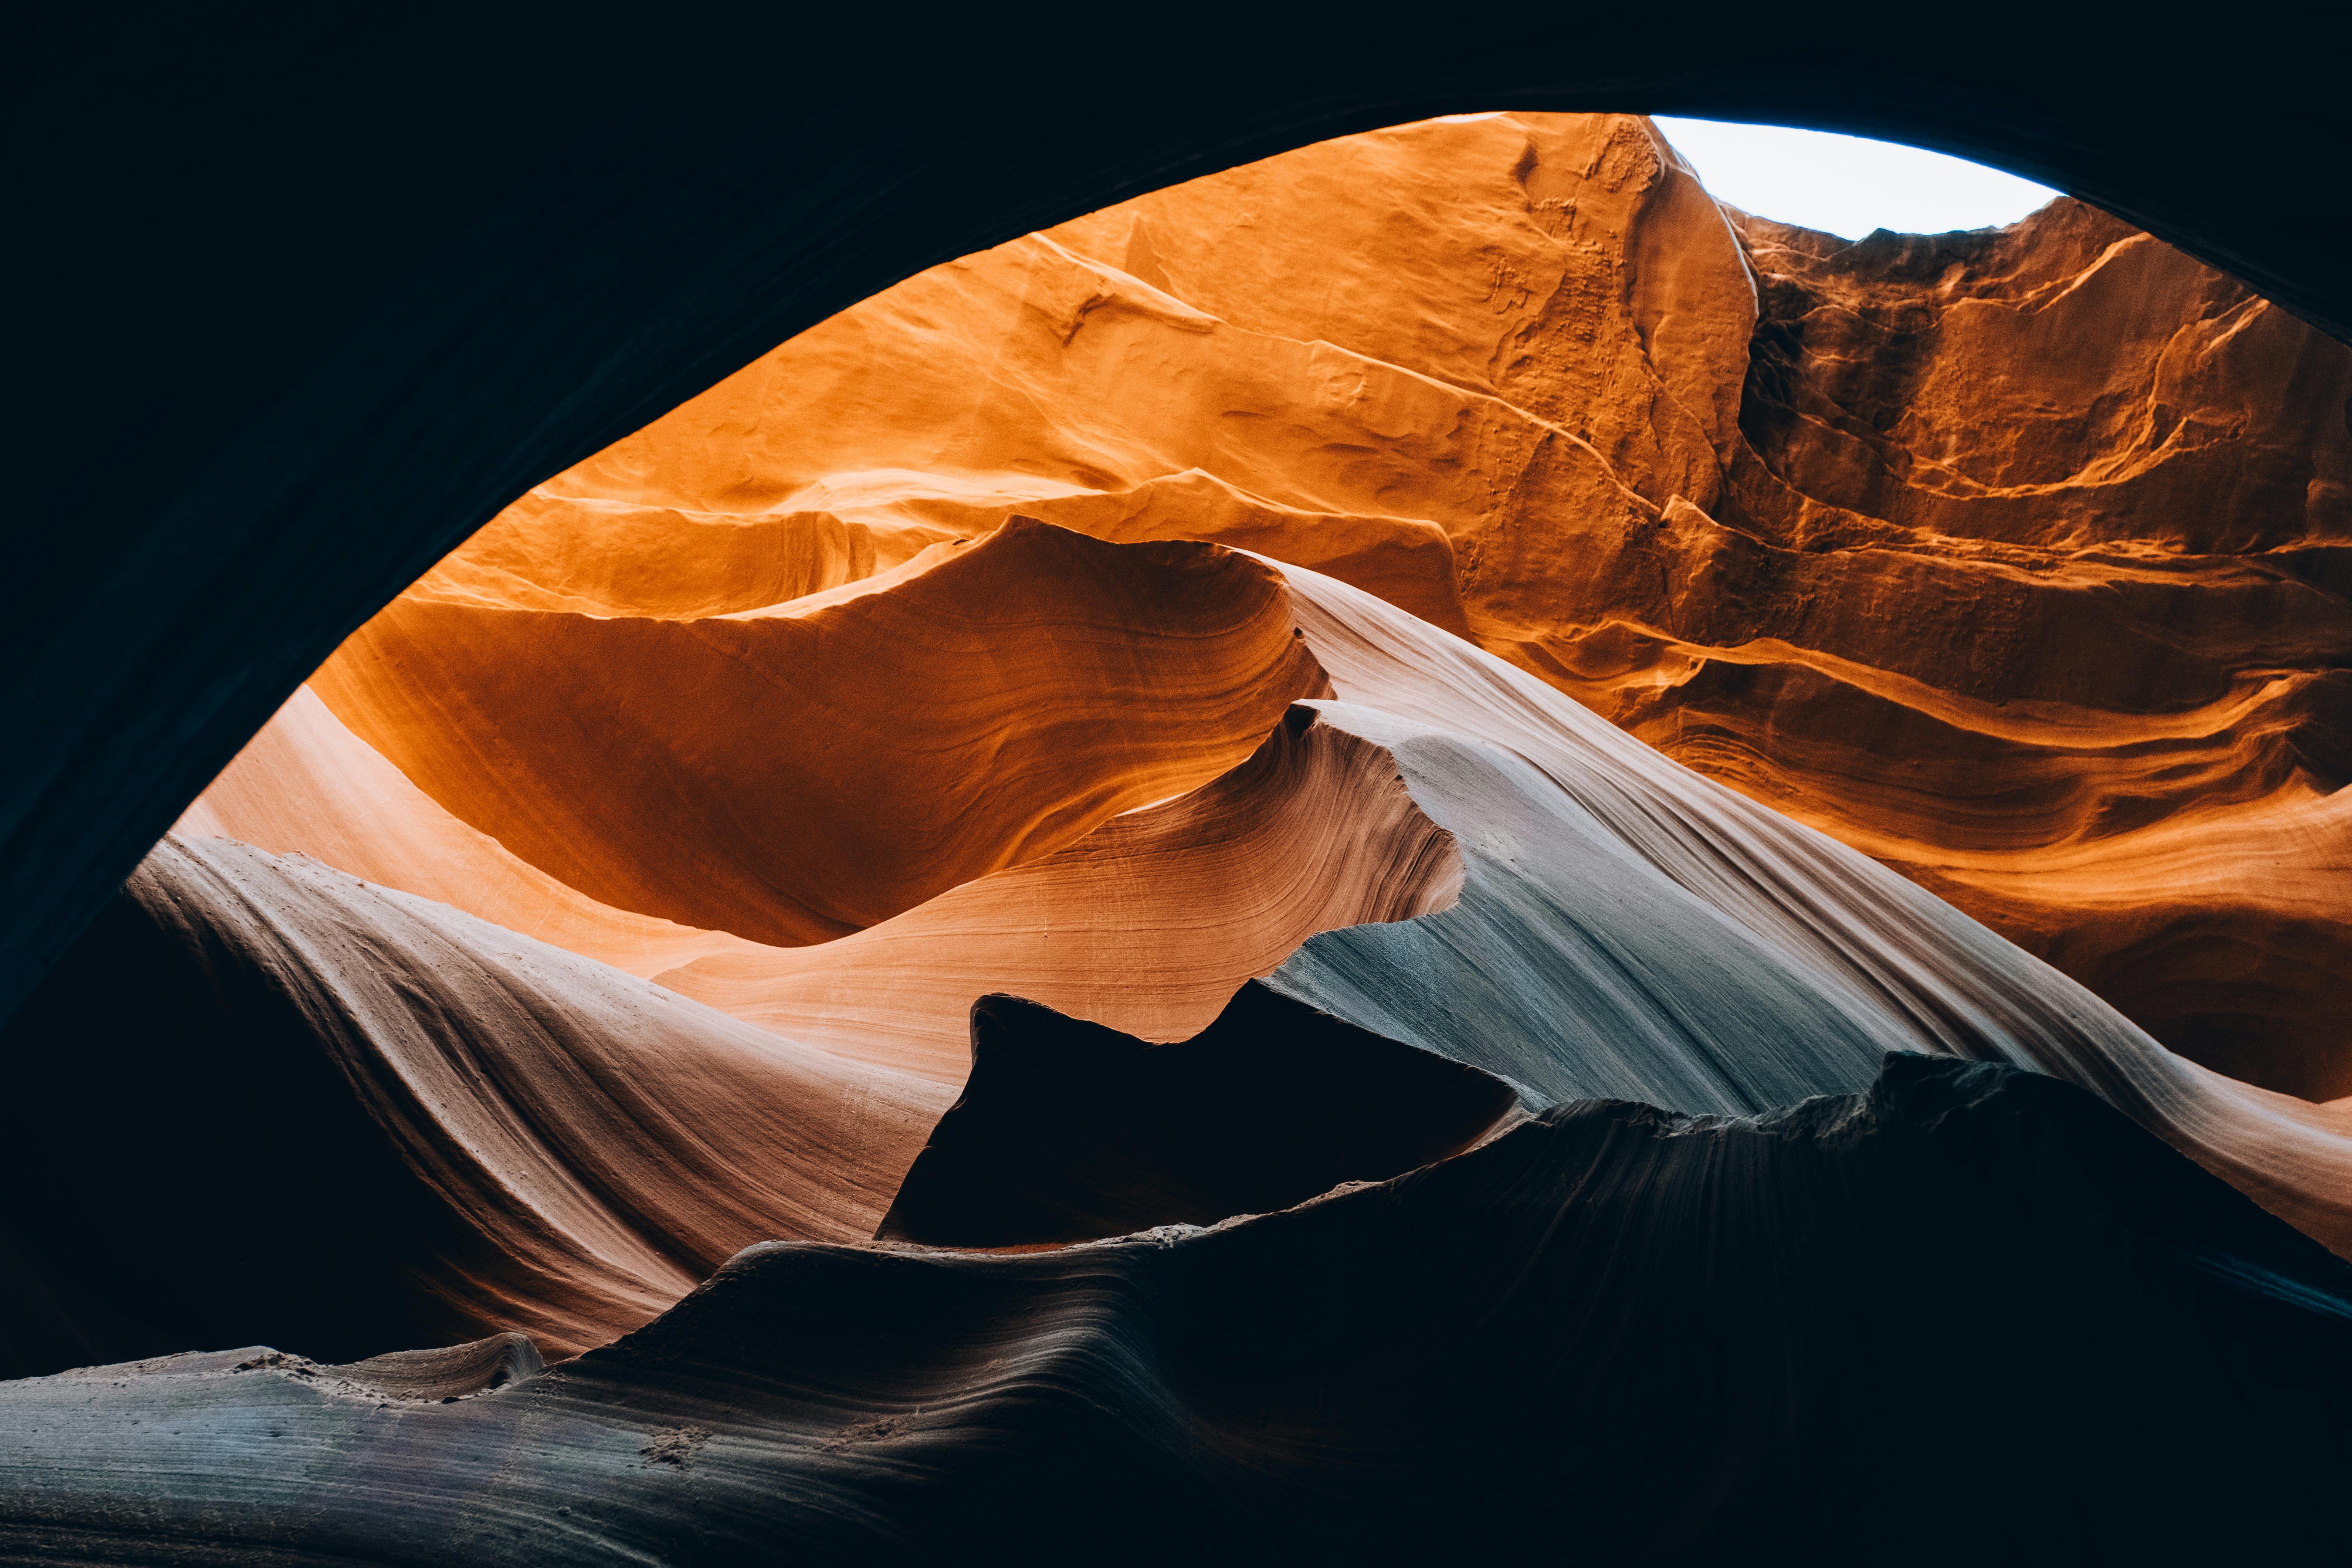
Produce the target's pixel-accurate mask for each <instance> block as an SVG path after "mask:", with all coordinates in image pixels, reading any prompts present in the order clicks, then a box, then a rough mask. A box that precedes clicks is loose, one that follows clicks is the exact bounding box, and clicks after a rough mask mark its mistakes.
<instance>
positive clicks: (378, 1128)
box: [0, 837, 953, 1375]
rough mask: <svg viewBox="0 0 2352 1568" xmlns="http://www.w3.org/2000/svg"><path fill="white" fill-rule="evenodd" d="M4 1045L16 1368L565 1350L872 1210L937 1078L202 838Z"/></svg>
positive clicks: (932, 1098) (925, 1111)
mask: <svg viewBox="0 0 2352 1568" xmlns="http://www.w3.org/2000/svg"><path fill="white" fill-rule="evenodd" d="M5 1050H6V1052H7V1055H8V1059H9V1060H10V1061H11V1062H12V1063H14V1064H15V1065H14V1067H13V1068H12V1073H13V1077H12V1080H11V1093H10V1094H9V1095H8V1097H7V1099H6V1102H5V1104H6V1111H5V1116H6V1122H7V1126H6V1132H5V1136H0V1172H5V1182H6V1184H7V1186H8V1189H9V1190H10V1191H11V1192H13V1193H16V1194H22V1201H20V1202H17V1203H16V1204H13V1205H11V1207H10V1210H9V1213H8V1215H7V1219H6V1229H7V1231H8V1232H9V1233H10V1239H11V1241H12V1242H13V1244H14V1247H13V1250H14V1251H15V1252H16V1254H17V1258H18V1262H17V1268H18V1269H20V1270H21V1274H20V1278H19V1279H18V1280H17V1281H16V1284H17V1289H14V1290H12V1292H11V1299H10V1300H9V1302H8V1311H7V1320H8V1321H7V1323H6V1326H5V1339H6V1342H7V1343H8V1344H9V1345H10V1347H11V1348H12V1351H13V1353H14V1355H15V1357H16V1365H15V1366H14V1367H12V1368H10V1369H9V1370H11V1371H13V1372H15V1373H17V1374H19V1375H21V1374H22V1373H24V1372H26V1371H32V1370H47V1367H54V1366H56V1365H58V1364H60V1363H65V1362H71V1361H76V1360H91V1359H96V1360H114V1359H121V1358H122V1357H123V1356H126V1355H152V1354H157V1353H161V1352H168V1351H173V1350H178V1349H184V1348H185V1347H186V1346H188V1345H190V1344H191V1343H194V1344H197V1345H203V1344H205V1343H213V1344H219V1343H224V1342H226V1343H238V1342H251V1340H252V1339H253V1338H254V1337H255V1336H256V1335H257V1334H258V1335H260V1336H262V1337H266V1338H268V1339H272V1340H276V1341H278V1342H282V1343H286V1344H290V1345H293V1346H295V1347H297V1348H299V1350H300V1351H301V1352H303V1353H304V1354H307V1355H311V1356H316V1357H320V1358H321V1359H324V1360H346V1359H354V1358H357V1357H360V1356H364V1355H372V1354H375V1353H377V1352H386V1351H394V1350H402V1349H404V1348H406V1347H407V1346H409V1345H412V1344H415V1343H417V1342H425V1343H433V1342H438V1341H445V1340H449V1339H468V1338H473V1337H476V1336H478V1335H480V1334H483V1333H488V1332H491V1331H499V1330H506V1329H519V1330H521V1331H525V1332H527V1333H529V1334H530V1336H531V1337H532V1338H533V1339H534V1340H536V1341H537V1342H539V1343H540V1344H541V1345H542V1346H545V1347H547V1348H548V1349H549V1350H550V1351H551V1352H561V1353H567V1354H568V1353H572V1352H577V1351H580V1350H583V1349H586V1348H587V1347H588V1346H590V1345H594V1344H602V1343H604V1342H607V1341H609V1340H611V1339H612V1338H613V1337H614V1335H616V1334H618V1333H620V1332H622V1331H625V1330H627V1329H630V1328H633V1327H635V1326H636V1325H637V1324H639V1323H642V1322H644V1321H646V1320H647V1319H649V1318H652V1317H654V1316H655V1315H656V1314H657V1313H659V1312H660V1311H662V1310H664V1309H666V1308H667V1307H668V1306H669V1305H670V1304H671V1303H672V1302H674V1301H675V1300H677V1299H678V1298H679V1297H680V1296H682V1295H684V1294H685V1293H686V1292H687V1291H688V1289H692V1288H693V1286H694V1285H695V1284H696V1283H697V1282H698V1280H700V1279H702V1278H704V1277H705V1276H706V1275H707V1274H708V1273H709V1271H710V1270H711V1269H712V1268H716V1267H717V1266H718V1265H719V1262H721V1261H722V1260H724V1259H725V1258H727V1257H728V1256H729V1255H730V1254H731V1253H733V1252H735V1251H736V1250H737V1249H739V1248H740V1247H744V1246H747V1245H749V1244H750V1243H751V1242H752V1241H756V1240H763V1239H768V1238H772V1237H777V1236H782V1235H789V1236H799V1237H807V1238H811V1239H827V1240H844V1239H856V1238H862V1237H867V1236H870V1235H872V1234H873V1230H874V1227H875V1226H876V1225H877V1223H878V1222H879V1221H880V1219H881V1217H882V1215H883V1213H884V1211H885V1210H887V1207H888V1206H889V1203H890V1199H891V1196H892V1194H894V1193H895V1192H896V1191H897V1189H898V1183H899V1181H900V1179H901V1178H902V1177H903V1176H904V1174H905V1173H906V1169H907V1167H908V1164H909V1163H912V1161H913V1160H914V1158H915V1156H916V1154H917V1152H919V1150H920V1149H921V1147H922V1142H923V1139H924V1136H925V1134H926V1133H927V1131H929V1127H930V1125H931V1123H932V1121H935V1120H936V1119H937V1117H938V1115H939V1113H940V1111H941V1110H944V1109H945V1108H946V1105H947V1103H948V1102H949V1100H951V1099H952V1098H953V1096H952V1094H951V1093H950V1092H949V1091H947V1090H944V1089H940V1088H939V1087H938V1086H936V1085H933V1084H931V1083H929V1082H927V1081H925V1080H923V1079H915V1078H909V1077H907V1076H905V1075H902V1074H898V1073H893V1072H890V1071H888V1070H887V1069H883V1068H872V1067H866V1066H862V1065H857V1064H852V1063H848V1062H845V1061H844V1060H842V1059H841V1058H837V1057H834V1056H831V1055H828V1054H826V1053H824V1052H822V1051H817V1050H814V1049H811V1048H809V1047H803V1046H798V1045H795V1044H794V1043H793V1042H791V1041H789V1040H786V1039H783V1038H782V1037H778V1036H776V1035H773V1034H771V1033H769V1032H767V1031H764V1030H761V1029H755V1028H751V1027H750V1026H746V1025H743V1024H741V1023H739V1022H737V1021H736V1020H734V1019H732V1018H729V1017H726V1016H723V1015H720V1014H717V1013H713V1012H711V1011H709V1009H707V1008H704V1007H702V1006H700V1005H698V1004H695V1003H693V1002H690V1001H688V1000H687V999H686V998H684V997H681V996H678V995H677V994H674V993H671V992H668V991H665V990H662V989H661V988H660V987H658V986H655V985H652V984H647V983H646V982H645V981H642V980H638V979H635V977H633V976H630V975H627V974H624V973H621V972H619V971H617V970H614V969H610V968H607V967H605V966H604V965H602V964H598V963H593V962H591V961H589V960H587V959H583V958H580V957H577V956H575V955H573V954H572V953H568V952H562V951H561V950H559V949H556V948H552V947H549V946H547V945H546V944H544V943H541V942H533V941H531V940H530V939H529V938H527V937H522V936H519V935H517V934H515V933H514V932H512V931H504V930H501V929H499V928H498V927H496V926H491V925H488V924H487V923H485V922H483V921H478V920H475V919H473V918H472V917H470V916H467V915H464V914H460V913H458V912H457V911H456V910H451V909H448V908H447V907H446V906H443V905H438V904H433V903H429V902H427V901H425V900H422V899H417V898H414V897H411V896H409V895H406V894H404V893H399V892H395V891H393V890H391V889H382V888H372V887H369V886H367V885H365V884H363V883H361V882H359V881H357V880H356V879H353V878H352V877H350V876H348V875H346V874H344V873H342V872H340V871H336V870H333V869H331V868H327V867H323V866H320V865H318V864H317V863H315V862H312V861H310V860H308V859H306V858H302V857H299V856H295V857H289V858H277V857H273V856H269V855H267V854H264V853H263V852H261V851H260V850H257V849H255V848H252V847H249V846H246V845H242V844H236V843H231V842H227V841H224V840H221V839H215V838H203V839H187V840H183V839H180V838H177V837H173V838H169V839H166V840H165V841H164V843H163V844H162V845H161V846H159V847H157V849H156V851H155V852H154V854H152V855H151V856H150V857H149V858H148V860H147V862H146V864H145V865H144V866H143V867H142V869H141V871H140V873H139V875H138V876H137V877H135V878H134V879H132V880H131V884H130V885H129V886H128V887H127V888H126V889H125V890H124V892H123V893H122V895H121V898H120V899H118V900H117V901H116V904H115V906H114V908H113V909H112V910H110V911H109V912H108V914H107V916H106V917H105V918H104V919H103V920H101V921H100V922H99V923H98V924H97V925H95V926H93V927H92V928H91V930H90V931H89V934H88V935H87V936H86V937H85V938H84V940H83V941H82V942H80V943H79V944H78V945H77V947H76V949H75V951H74V953H73V954H72V956H71V957H70V959H69V960H68V963H66V964H65V965H63V966H62V967H60V968H59V969H58V971H57V973H55V974H53V975H52V976H51V978H50V980H49V982H48V983H47V984H46V985H45V986H44V987H43V988H42V990H41V991H40V992H39V993H37V994H36V996H35V998H34V999H33V1001H32V1002H31V1003H29V1004H28V1005H26V1007H25V1008H24V1009H23V1010H22V1011H21V1012H20V1013H19V1014H18V1016H16V1019H15V1020H13V1021H12V1022H11V1024H10V1025H9V1026H8V1030H7V1032H6V1035H5ZM26 1276H29V1279H26ZM28 1287H29V1288H28ZM86 1309H95V1310H86ZM42 1363H47V1367H44V1366H43V1364H42Z"/></svg>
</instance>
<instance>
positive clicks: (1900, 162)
mask: <svg viewBox="0 0 2352 1568" xmlns="http://www.w3.org/2000/svg"><path fill="white" fill-rule="evenodd" d="M1656 122H1657V126H1658V129H1659V130H1661V131H1663V132H1665V133H1666V140H1667V141H1669V142H1673V143H1674V144H1675V149H1676V150H1677V151H1679V152H1680V153H1682V155H1683V156H1684V157H1685V158H1686V159H1688V160H1689V161H1690V165H1691V167H1692V168H1694V169H1696V170H1697V171H1698V176H1699V179H1700V180H1701V181H1702V182H1704V183H1705V184H1706V188H1707V190H1708V191H1709V192H1710V193H1711V194H1712V195H1714V196H1715V197H1716V199H1717V200H1718V201H1724V202H1728V203H1729V204H1731V205H1733V206H1736V207H1738V208H1739V209H1740V210H1741V211H1743V212H1748V213H1753V214H1755V215H1756V216H1758V217H1769V218H1774V219H1777V220H1779V221H1780V222H1781V223H1793V224H1799V225H1801V226H1804V227H1806V228H1814V229H1820V230H1822V232H1824V233H1827V234H1834V235H1842V236H1843V237H1845V238H1847V239H1860V238H1861V237H1863V236H1864V235H1866V234H1868V233H1869V232H1870V231H1871V230H1873V229H1876V228H1886V229H1893V230H1894V231H1895V232H1896V233H1897V234H1942V233H1944V232H1946V231H1947V230H1949V229H1956V228H1992V227H1997V226H2000V225H2002V224H2010V223H2015V222H2016V221H2017V220H2018V219H2019V218H2021V217H2023V216H2025V215H2026V214H2028V213H2030V212H2032V211H2033V210H2034V209H2035V208H2036V207H2039V206H2040V205H2042V204H2043V203H2044V202H2046V201H2048V200H2050V199H2051V198H2052V197H2053V196H2055V195H2057V194H2058V193H2057V192H2056V191H2053V190H2052V189H2051V188H2050V187H2049V186H2047V185H2037V184H2034V183H2033V182H2032V181H2031V180H2022V179H2020V178H2018V177H2017V176H2016V175H2015V174H2003V173H2002V172H2001V171H2000V170H1999V169H1988V168H1986V167H1985V166H1984V165H1983V164H1981V163H1969V161H1968V160H1967V159H1965V158H1953V157H1948V156H1947V155H1945V154H1944V153H1929V152H1926V151H1923V150H1922V149H1920V148H1917V147H1904V146H1898V145H1897V144H1895V142H1871V141H1867V140H1865V139H1864V138H1862V137H1860V136H1839V135H1836V134H1833V133H1832V132H1827V131H1792V130H1790V129H1788V128H1787V127H1785V126H1780V125H1738V124H1732V123H1730V122H1727V121H1720V120H1681V119H1670V118H1668V117H1667V116H1664V115H1660V116H1658V117H1657V120H1656Z"/></svg>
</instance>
